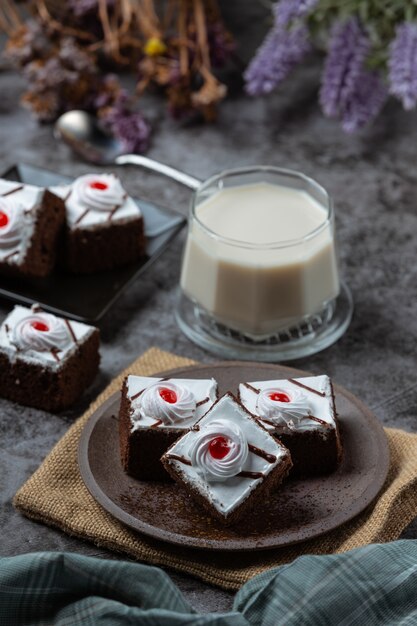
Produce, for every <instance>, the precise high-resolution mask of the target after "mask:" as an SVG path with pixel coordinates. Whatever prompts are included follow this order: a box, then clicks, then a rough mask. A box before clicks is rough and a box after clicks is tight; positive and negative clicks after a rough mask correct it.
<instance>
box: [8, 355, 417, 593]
mask: <svg viewBox="0 0 417 626" xmlns="http://www.w3.org/2000/svg"><path fill="white" fill-rule="evenodd" d="M192 363H193V361H191V360H189V359H184V358H181V357H178V356H175V355H172V354H169V353H167V352H162V351H160V350H158V349H155V348H152V349H151V350H149V351H148V352H146V353H145V354H144V355H143V356H141V357H140V358H139V359H137V360H136V361H135V362H134V363H133V364H132V365H131V366H130V367H129V368H128V369H127V370H126V372H130V373H133V374H140V375H143V376H149V375H151V374H152V373H154V372H158V371H162V370H166V369H171V368H175V367H181V366H186V365H191V364H192ZM126 372H123V373H122V374H120V376H118V377H117V378H116V379H114V380H113V381H112V382H111V384H110V385H109V386H108V387H107V389H105V391H103V393H102V394H101V395H100V396H99V397H98V398H97V400H96V401H95V402H94V403H93V404H92V405H91V406H90V408H89V409H88V411H87V412H86V413H85V415H83V416H82V417H81V418H79V419H78V420H77V421H76V422H75V423H74V424H73V426H72V427H71V428H70V429H69V430H68V432H67V433H66V434H65V435H64V437H62V439H61V440H60V441H59V442H58V443H57V444H56V446H55V447H54V448H53V449H52V451H51V452H50V453H49V455H48V456H47V457H46V459H45V461H44V462H43V463H42V465H41V466H40V467H39V469H38V470H37V471H36V472H35V473H34V474H33V476H32V477H31V478H30V479H29V480H28V481H27V482H26V483H25V484H24V485H23V486H22V487H21V488H20V490H19V491H18V492H17V494H16V496H15V499H14V505H15V506H16V507H17V508H18V509H19V510H20V511H21V512H22V513H24V514H25V515H27V516H28V517H30V518H32V519H35V520H39V521H41V522H43V523H45V524H49V525H51V526H55V527H57V528H60V529H61V530H63V531H65V532H66V533H69V534H70V535H75V536H77V537H80V538H82V539H87V540H88V541H92V542H94V543H95V544H96V545H98V546H104V547H106V548H109V549H111V550H116V551H118V552H122V553H125V554H127V555H129V556H131V557H133V558H135V559H138V560H140V561H145V562H147V563H151V564H154V565H161V566H164V567H170V568H173V569H175V570H178V571H181V572H186V573H188V574H192V575H194V576H196V577H198V578H200V579H202V580H204V581H206V582H208V583H212V584H214V585H217V586H219V587H223V588H224V589H232V590H235V589H238V588H239V587H240V586H241V585H242V584H243V583H245V582H246V581H247V580H249V579H250V578H251V577H252V576H255V575H256V574H259V573H260V572H262V571H264V570H265V569H268V568H271V567H274V566H276V565H281V564H283V563H287V562H289V561H292V560H293V559H294V558H296V557H297V556H299V555H301V554H307V553H310V554H328V553H335V552H344V551H346V550H350V549H352V548H356V547H359V546H362V545H365V544H368V543H375V542H378V543H379V542H386V541H392V540H394V539H397V538H398V537H399V536H400V534H401V532H402V531H403V529H404V528H405V527H406V526H407V525H408V524H409V523H410V522H411V521H412V520H413V519H414V518H415V517H416V516H417V491H416V484H417V461H416V459H417V435H413V434H409V433H406V432H404V431H401V430H394V429H386V434H387V437H388V441H389V445H390V452H391V466H390V470H389V474H388V477H387V480H386V483H385V485H384V488H383V490H382V491H381V494H380V495H379V497H378V499H377V501H376V503H375V504H374V505H372V506H370V507H368V508H367V509H366V510H365V511H364V512H363V513H362V514H360V515H359V516H357V517H356V518H355V519H354V520H353V521H352V522H349V523H347V524H345V525H343V526H341V527H340V528H338V529H336V530H334V531H332V532H329V533H328V534H326V535H324V536H322V537H320V538H317V539H314V540H310V541H307V542H304V543H302V544H298V545H295V546H291V547H288V548H279V549H275V550H269V551H263V552H258V553H253V552H239V553H238V554H236V553H235V554H230V553H229V554H228V553H215V552H207V551H200V550H193V549H184V548H178V547H176V546H171V545H169V544H166V543H162V542H158V541H155V540H152V539H148V538H147V537H145V536H143V535H141V534H139V533H137V532H135V531H133V530H130V529H129V528H128V527H126V526H124V525H123V524H122V523H120V522H118V521H117V520H116V519H115V518H113V517H112V516H111V515H110V514H109V513H107V512H106V511H105V510H104V509H102V508H101V506H100V505H99V504H97V503H96V501H95V500H94V499H93V497H92V496H91V495H90V493H89V492H88V491H87V488H86V487H85V486H84V483H83V481H82V479H81V476H80V472H79V470H78V464H77V448H78V441H79V437H80V434H81V432H82V429H83V427H84V425H85V424H86V422H87V420H88V418H89V417H90V415H91V414H92V413H93V412H94V411H95V409H97V408H98V407H99V406H100V405H101V404H102V403H103V401H104V400H106V399H107V398H108V397H109V396H110V395H111V394H112V393H113V392H114V391H115V390H117V389H119V388H120V385H121V381H122V379H123V377H124V376H125V375H126Z"/></svg>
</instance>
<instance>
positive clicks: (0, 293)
mask: <svg viewBox="0 0 417 626" xmlns="http://www.w3.org/2000/svg"><path fill="white" fill-rule="evenodd" d="M22 167H28V168H31V169H33V170H38V171H39V172H43V173H46V174H50V175H52V176H60V177H61V178H65V179H67V180H68V181H71V180H74V179H75V177H73V176H68V175H66V174H61V173H60V172H56V171H54V170H50V169H48V168H44V167H38V166H37V165H32V164H31V163H24V162H22V161H18V162H17V163H12V165H10V166H9V167H7V169H5V170H4V171H2V172H1V173H0V178H4V179H5V180H10V179H9V178H8V176H10V174H11V173H12V172H13V170H16V171H17V172H18V174H19V176H20V175H21V173H20V168H22ZM28 184H29V183H28ZM132 198H133V199H134V200H137V201H138V202H140V200H141V199H142V200H143V201H144V202H146V203H147V204H150V205H154V206H155V207H156V208H158V209H161V210H162V211H164V212H167V213H169V214H171V215H172V217H176V218H178V223H177V224H174V225H173V226H172V228H171V229H170V231H167V232H169V235H168V237H167V238H166V240H165V241H164V243H163V244H162V245H161V246H160V247H159V249H158V250H157V251H156V252H154V254H152V256H149V258H148V260H147V261H146V262H145V263H144V265H142V266H141V267H139V268H138V269H137V270H136V272H134V274H133V275H132V276H130V278H128V279H127V280H126V281H125V282H123V284H122V285H121V286H120V287H119V289H118V290H117V291H116V292H115V293H114V294H113V296H112V297H111V298H110V299H109V300H108V301H107V302H106V304H105V306H103V307H101V309H100V311H99V312H98V313H96V314H95V315H94V316H92V317H88V316H85V315H77V314H75V313H73V312H69V311H67V310H64V309H63V308H60V307H56V306H54V305H53V304H52V305H50V304H47V303H45V302H43V301H42V302H40V300H41V299H39V300H36V302H37V303H38V302H39V304H40V305H41V306H42V308H43V309H45V310H48V311H50V312H51V313H54V314H58V315H63V316H66V317H70V318H71V319H73V320H76V321H79V322H83V323H87V324H91V323H93V324H94V323H97V322H99V321H100V320H102V318H103V317H104V316H105V315H106V313H108V311H109V309H110V308H111V307H112V306H113V305H114V304H115V302H116V301H117V300H118V299H119V298H120V296H121V294H122V293H123V292H124V291H125V290H126V289H129V288H130V287H131V285H132V284H133V282H135V281H136V280H137V278H138V277H139V276H140V275H141V273H142V272H144V271H146V270H147V269H148V268H150V267H151V266H152V265H153V263H154V262H155V261H157V260H158V258H159V257H160V256H161V255H162V254H163V253H164V252H165V251H166V250H167V248H168V247H169V246H170V245H171V243H172V241H173V240H174V239H175V237H177V235H178V234H179V233H180V231H181V230H182V229H183V228H184V226H185V225H186V223H187V218H186V217H185V216H184V215H182V214H181V213H179V212H178V211H175V210H174V209H171V208H169V207H166V206H164V205H160V204H155V202H154V201H153V200H149V199H147V198H145V197H143V198H141V199H140V198H137V197H136V196H132ZM0 280H1V277H0ZM0 297H1V298H4V299H5V300H8V301H11V302H14V303H18V304H24V305H30V304H33V303H34V302H35V301H34V300H33V299H32V298H30V297H28V296H26V295H21V294H19V293H17V292H16V291H13V290H11V289H9V288H6V287H2V286H1V285H0Z"/></svg>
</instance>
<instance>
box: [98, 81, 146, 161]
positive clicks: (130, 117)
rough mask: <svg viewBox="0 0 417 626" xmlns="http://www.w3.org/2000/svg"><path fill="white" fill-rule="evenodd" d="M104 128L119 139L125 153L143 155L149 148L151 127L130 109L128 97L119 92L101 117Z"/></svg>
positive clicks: (139, 114)
mask: <svg viewBox="0 0 417 626" xmlns="http://www.w3.org/2000/svg"><path fill="white" fill-rule="evenodd" d="M101 119H102V121H103V123H104V125H105V126H107V127H108V128H109V129H110V130H111V132H112V133H113V134H114V135H115V136H116V137H117V138H118V139H120V141H121V143H122V146H123V150H124V151H125V152H133V153H143V152H146V151H147V149H148V148H149V141H150V136H151V127H150V125H149V123H148V122H147V121H146V120H145V118H144V117H143V115H142V113H141V112H140V111H133V110H132V109H131V108H130V104H129V99H128V95H127V93H126V92H125V91H124V90H121V91H120V95H119V98H118V99H117V100H116V102H114V104H113V105H112V106H110V107H108V108H107V109H106V110H105V113H104V114H103V115H102V117H101Z"/></svg>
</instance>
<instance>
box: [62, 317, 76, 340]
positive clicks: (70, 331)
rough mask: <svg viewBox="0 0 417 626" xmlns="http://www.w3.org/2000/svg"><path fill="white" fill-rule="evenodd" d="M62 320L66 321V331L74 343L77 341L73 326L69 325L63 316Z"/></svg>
mask: <svg viewBox="0 0 417 626" xmlns="http://www.w3.org/2000/svg"><path fill="white" fill-rule="evenodd" d="M64 322H65V323H66V325H67V328H68V332H69V334H70V335H71V337H72V340H73V342H74V343H78V342H77V337H76V336H75V333H74V329H73V327H72V326H71V323H70V321H69V320H67V319H65V318H64Z"/></svg>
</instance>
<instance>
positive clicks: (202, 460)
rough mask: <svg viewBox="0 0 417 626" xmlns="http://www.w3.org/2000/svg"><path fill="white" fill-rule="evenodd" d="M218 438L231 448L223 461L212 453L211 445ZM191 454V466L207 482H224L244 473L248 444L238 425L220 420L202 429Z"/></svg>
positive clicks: (191, 449)
mask: <svg viewBox="0 0 417 626" xmlns="http://www.w3.org/2000/svg"><path fill="white" fill-rule="evenodd" d="M217 437H222V438H224V439H225V440H226V444H227V446H228V448H229V451H228V453H227V454H226V455H225V456H224V457H223V458H222V459H217V458H214V457H213V455H212V454H211V452H210V444H211V443H212V442H213V440H214V439H216V438H217ZM189 454H190V458H191V464H192V465H193V467H196V468H197V471H198V472H199V473H200V474H202V476H204V478H205V479H206V480H207V481H209V482H213V481H217V482H223V481H225V480H227V479H228V478H231V477H233V476H236V475H237V474H239V472H241V471H242V469H243V466H244V464H245V462H246V459H247V456H248V442H247V440H246V437H245V435H244V433H243V431H242V429H241V428H240V427H239V426H238V425H237V424H235V423H233V422H229V421H228V420H225V419H221V418H220V419H216V420H213V421H211V422H210V423H208V424H206V425H204V426H203V427H202V428H201V430H200V431H199V432H198V433H197V435H196V437H195V440H194V442H193V444H192V446H191V448H190V451H189Z"/></svg>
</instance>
